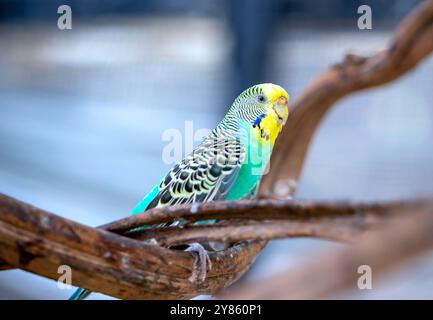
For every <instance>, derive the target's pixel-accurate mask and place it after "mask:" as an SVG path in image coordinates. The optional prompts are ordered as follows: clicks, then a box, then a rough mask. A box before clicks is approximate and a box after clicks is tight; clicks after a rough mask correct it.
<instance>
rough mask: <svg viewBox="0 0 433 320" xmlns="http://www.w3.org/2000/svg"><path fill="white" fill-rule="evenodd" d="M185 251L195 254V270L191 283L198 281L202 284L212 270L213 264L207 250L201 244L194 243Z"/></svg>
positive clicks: (190, 279)
mask: <svg viewBox="0 0 433 320" xmlns="http://www.w3.org/2000/svg"><path fill="white" fill-rule="evenodd" d="M185 251H186V252H193V253H194V255H195V261H194V270H193V272H192V275H191V277H190V278H189V281H191V282H196V281H197V279H198V280H199V281H200V282H203V281H205V280H206V274H207V270H208V269H209V270H211V269H212V262H211V260H210V258H209V254H208V253H207V251H206V249H205V248H204V247H203V246H202V245H201V244H200V243H197V242H194V243H191V244H189V247H188V248H187V249H186V250H185Z"/></svg>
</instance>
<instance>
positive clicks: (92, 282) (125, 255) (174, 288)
mask: <svg viewBox="0 0 433 320" xmlns="http://www.w3.org/2000/svg"><path fill="white" fill-rule="evenodd" d="M247 244H248V246H247ZM261 249H262V244H261V243H259V242H257V241H256V242H254V241H252V242H248V243H241V244H238V245H236V246H233V247H232V248H229V249H227V250H225V251H224V252H213V253H211V255H210V257H211V260H212V266H213V267H212V270H210V271H209V273H208V275H207V279H206V281H205V282H199V281H192V280H193V279H191V276H192V272H193V270H195V258H194V256H193V255H191V254H189V253H186V252H183V251H177V250H169V249H165V248H162V247H159V246H155V245H147V244H144V243H143V242H141V241H136V240H133V239H129V238H126V237H123V236H120V235H117V234H114V233H112V232H108V231H106V230H102V229H95V228H91V227H87V226H84V225H82V224H79V223H76V222H73V221H70V220H67V219H64V218H61V217H59V216H56V215H54V214H51V213H48V212H46V211H43V210H40V209H37V208H35V207H32V206H30V205H28V204H25V203H23V202H21V201H18V200H15V199H13V198H10V197H7V196H4V195H1V194H0V257H1V258H2V259H3V261H5V263H7V264H9V265H11V266H14V267H16V268H20V269H23V270H27V271H30V272H33V273H36V274H39V275H42V276H45V277H48V278H51V279H54V280H57V279H58V278H59V277H60V274H58V273H57V270H58V267H59V266H60V265H68V266H70V267H71V268H72V271H73V274H72V281H73V284H74V285H77V286H81V287H83V288H87V289H91V290H93V291H96V292H103V293H106V294H109V295H112V296H115V297H119V298H124V299H128V298H129V299H175V298H176V299H188V298H192V297H194V296H197V295H199V294H211V293H214V292H215V291H217V290H219V289H221V288H223V287H225V286H227V285H230V284H231V283H232V282H233V281H235V280H237V279H238V278H239V276H240V275H241V274H243V272H245V271H246V270H247V269H248V268H249V266H250V264H251V261H252V260H253V259H254V257H255V255H256V254H257V252H258V251H260V250H261Z"/></svg>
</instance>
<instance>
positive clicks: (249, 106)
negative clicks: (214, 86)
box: [230, 83, 289, 144]
mask: <svg viewBox="0 0 433 320" xmlns="http://www.w3.org/2000/svg"><path fill="white" fill-rule="evenodd" d="M288 103H289V95H288V93H287V92H286V90H284V89H283V88H282V87H280V86H278V85H276V84H272V83H263V84H258V85H255V86H252V87H250V88H248V89H247V90H245V91H244V92H242V93H241V94H240V95H239V96H238V97H237V98H236V100H235V102H234V103H233V106H232V108H231V110H230V111H231V112H235V114H236V116H237V117H239V118H240V119H242V120H246V121H247V122H248V123H250V124H251V127H252V130H253V133H254V134H255V135H257V138H258V140H259V141H260V142H262V143H271V144H274V142H275V139H276V138H277V136H278V134H279V133H280V131H281V129H282V128H283V126H284V124H285V123H286V121H287V117H288V116H289V108H288Z"/></svg>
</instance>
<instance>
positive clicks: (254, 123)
mask: <svg viewBox="0 0 433 320" xmlns="http://www.w3.org/2000/svg"><path fill="white" fill-rule="evenodd" d="M264 117H266V113H262V114H261V115H259V116H258V117H257V119H256V120H254V122H253V128H255V127H259V128H260V123H261V122H262V119H263V118H264Z"/></svg>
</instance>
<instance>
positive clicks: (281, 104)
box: [273, 97, 289, 125]
mask: <svg viewBox="0 0 433 320" xmlns="http://www.w3.org/2000/svg"><path fill="white" fill-rule="evenodd" d="M273 109H274V111H275V113H276V114H277V116H278V124H279V125H285V124H286V121H287V118H288V116H289V100H288V99H287V98H286V97H280V98H278V99H277V101H276V102H275V103H274V105H273Z"/></svg>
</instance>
